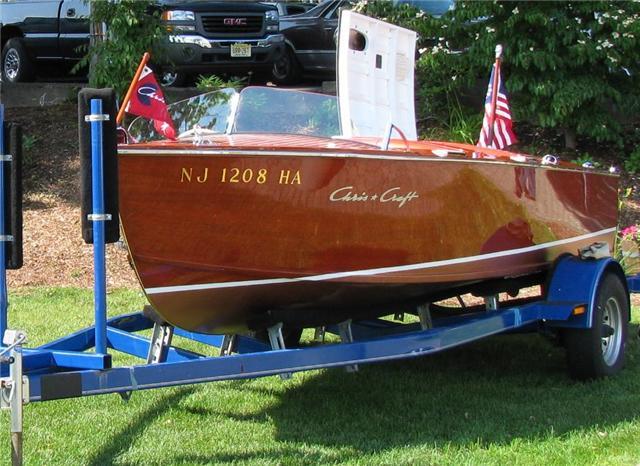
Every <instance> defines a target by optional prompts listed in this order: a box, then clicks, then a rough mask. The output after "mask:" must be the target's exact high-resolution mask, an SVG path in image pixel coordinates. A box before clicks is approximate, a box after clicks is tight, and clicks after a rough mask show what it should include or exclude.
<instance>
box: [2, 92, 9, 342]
mask: <svg viewBox="0 0 640 466" xmlns="http://www.w3.org/2000/svg"><path fill="white" fill-rule="evenodd" d="M4 160H5V153H4V105H2V104H0V345H1V344H2V338H4V332H5V330H7V325H8V320H7V308H8V307H9V303H8V300H7V269H6V265H7V264H6V247H5V245H6V241H5V240H6V239H7V237H6V235H5V231H4V230H5V225H4V208H5V192H4Z"/></svg>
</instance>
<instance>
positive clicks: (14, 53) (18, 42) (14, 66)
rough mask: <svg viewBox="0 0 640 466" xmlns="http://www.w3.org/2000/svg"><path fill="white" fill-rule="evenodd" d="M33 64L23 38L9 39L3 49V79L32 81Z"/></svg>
mask: <svg viewBox="0 0 640 466" xmlns="http://www.w3.org/2000/svg"><path fill="white" fill-rule="evenodd" d="M33 74H34V73H33V64H32V63H31V59H30V58H29V56H28V55H27V51H26V49H25V47H24V44H23V42H22V39H20V38H19V37H14V38H13V39H9V40H8V41H7V43H6V44H5V46H4V48H3V49H2V80H3V81H4V82H9V83H17V82H24V81H31V79H33Z"/></svg>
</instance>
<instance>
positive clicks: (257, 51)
mask: <svg viewBox="0 0 640 466" xmlns="http://www.w3.org/2000/svg"><path fill="white" fill-rule="evenodd" d="M156 5H157V6H158V7H159V8H161V9H162V10H163V19H164V21H165V22H166V24H167V28H168V30H169V36H168V41H169V43H168V44H167V50H168V58H169V63H170V64H171V68H170V69H166V72H165V73H164V74H163V81H164V83H165V84H167V85H177V84H179V82H180V81H182V80H183V79H184V77H185V76H186V75H188V74H191V73H227V72H234V73H243V72H247V71H259V70H261V69H264V70H270V69H271V68H272V67H273V63H274V62H275V60H276V59H277V58H279V56H280V55H281V54H282V53H283V51H284V37H283V36H282V35H281V34H279V31H278V29H279V16H278V10H277V9H276V7H275V6H273V5H267V4H262V3H258V2H246V1H245V2H237V1H236V2H233V1H188V0H187V1H185V0H158V1H157V2H156ZM88 17H89V2H86V1H85V0H3V1H0V40H1V45H2V79H3V81H4V82H11V83H14V82H20V81H29V80H31V79H32V78H33V77H34V75H35V71H36V67H37V66H38V65H39V64H41V63H42V62H45V61H49V62H51V61H54V62H77V61H78V60H79V59H80V58H81V56H82V54H83V52H82V51H81V47H79V46H80V45H83V44H87V43H88V41H89V20H88ZM107 27H108V25H107Z"/></svg>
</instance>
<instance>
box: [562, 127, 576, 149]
mask: <svg viewBox="0 0 640 466" xmlns="http://www.w3.org/2000/svg"><path fill="white" fill-rule="evenodd" d="M564 146H565V147H566V148H567V149H575V148H576V131H575V130H574V129H573V128H565V130H564Z"/></svg>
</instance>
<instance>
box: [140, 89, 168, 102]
mask: <svg viewBox="0 0 640 466" xmlns="http://www.w3.org/2000/svg"><path fill="white" fill-rule="evenodd" d="M138 100H140V103H142V104H143V105H147V106H149V105H151V101H152V100H155V101H156V102H160V103H162V104H164V97H162V95H158V86H156V85H155V84H146V85H144V86H140V87H139V88H138Z"/></svg>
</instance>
